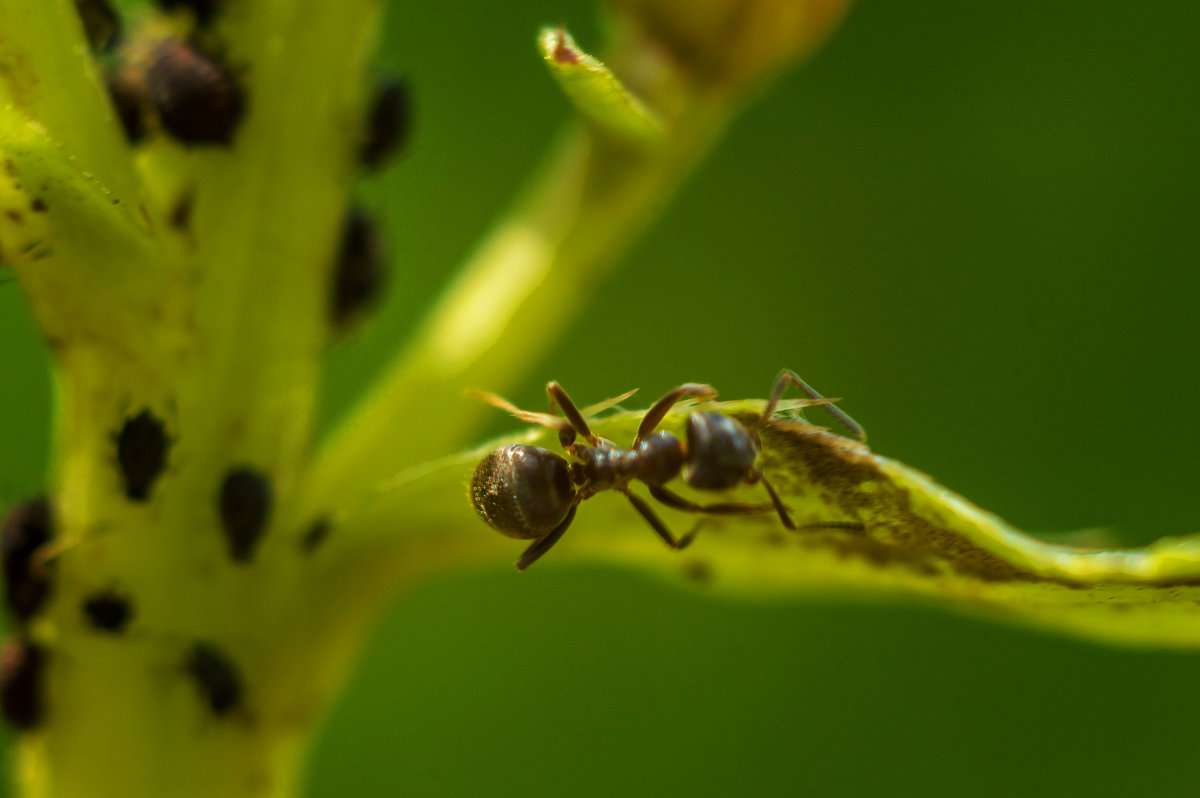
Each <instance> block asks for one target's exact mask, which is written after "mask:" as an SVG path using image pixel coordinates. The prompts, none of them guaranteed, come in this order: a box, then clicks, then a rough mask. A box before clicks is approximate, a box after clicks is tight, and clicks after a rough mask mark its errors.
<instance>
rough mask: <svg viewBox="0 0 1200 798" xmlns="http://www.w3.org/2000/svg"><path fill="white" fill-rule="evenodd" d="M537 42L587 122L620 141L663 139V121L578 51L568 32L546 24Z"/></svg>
mask: <svg viewBox="0 0 1200 798" xmlns="http://www.w3.org/2000/svg"><path fill="white" fill-rule="evenodd" d="M537 41H538V49H539V50H540V51H541V53H542V60H543V61H545V63H546V68H547V69H549V70H550V74H551V75H553V76H554V79H555V80H557V81H558V85H559V86H561V87H562V90H563V92H564V93H565V94H566V95H567V97H568V99H570V100H571V102H572V103H573V104H574V105H575V109H576V110H577V111H579V113H580V114H581V115H582V116H583V117H584V119H586V120H588V122H589V123H591V124H592V125H595V126H596V127H598V128H600V129H601V130H603V131H605V132H606V133H608V134H609V135H612V136H615V137H617V138H618V139H620V140H623V141H632V142H635V143H638V144H642V145H646V144H653V143H655V142H658V141H661V140H662V138H663V135H664V131H663V125H662V121H661V120H660V119H659V118H658V117H657V116H656V115H655V114H654V112H652V111H651V110H650V109H649V108H647V107H646V106H645V104H643V103H642V101H641V100H640V99H638V98H637V97H636V96H634V94H633V93H632V92H631V91H629V89H627V88H625V86H624V85H623V84H622V83H621V81H619V80H618V79H617V77H616V75H614V74H613V73H612V72H611V71H610V70H609V68H608V67H606V66H605V65H604V64H603V63H601V62H600V61H599V60H598V59H596V58H594V57H592V56H590V55H588V54H587V53H585V52H584V51H583V50H581V49H580V48H579V46H578V45H577V44H575V40H574V39H573V38H571V34H569V33H567V32H566V31H565V30H563V29H562V28H555V27H545V28H542V30H541V32H539V33H538V39H537Z"/></svg>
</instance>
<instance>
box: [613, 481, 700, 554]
mask: <svg viewBox="0 0 1200 798" xmlns="http://www.w3.org/2000/svg"><path fill="white" fill-rule="evenodd" d="M621 492H622V493H624V494H625V497H626V498H627V499H629V502H630V503H631V504H632V505H633V509H635V510H637V511H638V513H640V514H641V516H642V518H645V519H646V523H648V524H649V525H650V526H652V527H653V528H654V531H655V532H657V533H658V536H659V537H660V538H662V539H663V541H664V542H665V543H666V544H667V545H668V546H670V547H671V548H673V549H676V550H678V549H685V548H687V546H688V544H690V543H691V542H692V539H693V538H695V537H696V531H698V530H695V531H692V532H689V533H688V534H686V535H684V536H683V537H682V538H680V539H678V540H676V539H675V536H674V535H672V534H671V530H669V529H667V525H666V524H664V523H663V522H662V519H661V518H659V517H658V515H657V514H656V513H655V512H654V510H653V509H652V508H651V507H650V505H649V504H647V503H646V502H645V501H644V500H643V499H641V498H639V497H637V496H635V495H634V494H633V493H631V492H629V491H628V490H622V491H621Z"/></svg>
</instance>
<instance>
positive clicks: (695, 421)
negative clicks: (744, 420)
mask: <svg viewBox="0 0 1200 798" xmlns="http://www.w3.org/2000/svg"><path fill="white" fill-rule="evenodd" d="M687 440H688V459H687V470H686V471H685V472H684V475H683V478H684V480H685V481H686V482H687V484H689V485H691V486H692V487H693V488H698V489H700V490H727V489H728V488H732V487H734V486H735V485H739V484H741V483H742V482H745V481H746V477H747V476H749V474H750V472H751V470H752V469H753V468H754V461H755V460H757V459H758V444H757V443H756V442H755V440H754V434H753V433H752V432H750V430H748V429H746V428H745V427H744V426H742V425H741V424H740V423H739V422H737V421H735V420H734V419H732V418H729V417H728V416H723V415H721V414H720V413H692V414H691V415H690V416H688V420H687Z"/></svg>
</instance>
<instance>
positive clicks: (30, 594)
mask: <svg viewBox="0 0 1200 798" xmlns="http://www.w3.org/2000/svg"><path fill="white" fill-rule="evenodd" d="M53 537H54V518H53V514H52V512H51V509H50V503H49V502H48V501H46V499H45V498H44V497H39V498H36V499H30V500H29V501H26V502H23V503H21V504H18V505H17V506H16V507H13V508H12V509H11V510H9V512H8V515H7V516H6V517H5V519H4V529H3V532H2V533H0V561H2V562H3V566H4V598H5V601H6V602H7V604H8V610H9V612H10V613H12V616H13V618H15V619H16V620H17V621H19V622H25V621H28V620H29V619H30V618H32V617H33V615H34V614H36V613H37V611H38V610H39V609H41V607H42V605H43V604H44V603H45V602H46V599H47V598H48V597H49V595H50V587H51V581H50V569H51V567H52V566H51V564H50V562H48V561H42V560H41V559H40V558H39V557H38V554H39V552H40V551H42V550H43V547H44V546H46V545H47V544H48V543H49V542H50V540H51V538H53Z"/></svg>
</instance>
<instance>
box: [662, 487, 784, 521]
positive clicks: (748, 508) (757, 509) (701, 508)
mask: <svg viewBox="0 0 1200 798" xmlns="http://www.w3.org/2000/svg"><path fill="white" fill-rule="evenodd" d="M646 487H648V488H649V489H650V495H651V496H653V497H654V498H656V499H658V500H659V501H660V502H662V503H663V504H665V505H667V506H668V507H670V508H672V509H674V510H682V511H683V512H685V513H704V514H705V515H754V514H755V513H767V512H770V511H771V510H772V508H771V507H770V506H769V505H766V504H745V503H743V502H718V503H716V504H696V503H695V502H690V501H688V500H687V499H685V498H683V497H682V496H680V495H679V494H678V493H675V492H673V491H670V490H667V489H666V488H664V487H663V486H662V485H650V484H647V485H646Z"/></svg>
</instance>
